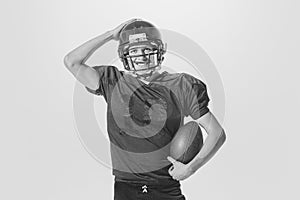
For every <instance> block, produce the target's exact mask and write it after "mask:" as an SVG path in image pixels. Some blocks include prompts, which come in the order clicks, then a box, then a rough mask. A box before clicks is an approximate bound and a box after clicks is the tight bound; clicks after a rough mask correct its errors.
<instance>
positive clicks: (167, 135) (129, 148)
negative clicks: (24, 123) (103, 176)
mask: <svg viewBox="0 0 300 200" xmlns="http://www.w3.org/2000/svg"><path fill="white" fill-rule="evenodd" d="M111 40H115V41H118V42H119V46H118V55H119V57H120V59H121V61H122V63H123V65H124V70H120V69H118V68H117V67H115V66H112V65H98V66H92V67H91V66H88V65H87V64H86V61H87V59H88V58H89V57H90V56H91V55H92V54H93V53H94V52H95V51H96V50H97V49H98V48H99V47H101V46H102V45H104V44H105V43H107V42H109V41H111ZM165 53H166V44H164V43H163V40H162V36H161V34H160V31H159V30H158V29H157V28H156V27H155V26H154V25H153V24H151V23H149V22H147V21H144V20H141V19H132V20H129V21H126V22H124V23H122V24H121V25H119V26H118V27H116V28H115V29H113V30H110V31H107V32H105V33H104V34H102V35H100V36H97V37H95V38H93V39H91V40H89V41H87V42H85V43H84V44H82V45H81V46H79V47H77V48H76V49H74V50H72V51H71V52H70V53H68V54H67V55H66V56H65V57H64V64H65V66H66V67H67V69H68V70H69V71H70V72H71V73H72V74H73V75H74V76H75V78H76V79H77V80H78V81H79V82H80V83H82V84H83V85H84V86H85V88H86V89H87V91H88V92H90V93H92V94H94V95H101V96H103V97H104V98H105V101H106V103H107V131H108V135H109V139H110V142H111V149H110V150H111V159H112V165H113V171H112V172H113V175H114V176H115V183H114V199H115V200H121V199H122V200H127V199H128V200H129V199H130V200H131V199H143V198H145V199H148V198H149V199H174V200H175V199H178V200H179V199H185V196H184V195H183V193H182V191H181V185H180V181H182V180H185V179H187V178H188V177H190V176H191V175H192V174H194V173H195V172H196V171H197V170H198V169H199V168H200V167H202V166H203V165H204V164H205V163H206V162H207V161H208V160H210V159H211V157H212V156H213V155H214V154H215V153H216V152H217V151H218V150H219V149H220V147H221V146H222V145H223V143H224V142H225V138H226V136H225V132H224V129H223V128H222V126H221V125H220V124H219V122H218V121H217V119H216V118H215V116H214V115H213V113H212V112H211V111H210V110H209V108H208V103H209V100H210V99H209V97H208V93H207V88H206V85H205V84H204V83H203V82H202V81H201V80H199V79H197V78H195V77H193V76H192V75H189V74H187V73H169V72H167V71H161V70H162V67H161V64H162V62H163V60H164V54H165ZM188 116H190V117H192V119H193V120H194V121H196V122H197V123H198V124H199V125H200V126H201V127H202V128H204V129H205V131H206V132H207V134H208V136H207V138H206V140H205V142H204V144H203V147H202V149H201V151H200V152H199V153H198V154H197V155H196V156H195V157H194V159H193V160H192V161H191V162H189V163H188V164H183V163H181V162H179V161H176V160H175V159H174V158H172V157H170V156H169V155H168V153H169V152H168V148H166V146H168V144H170V141H171V140H172V138H173V137H174V135H175V133H176V131H177V130H178V129H179V128H180V126H182V125H183V120H184V117H188ZM139 155H142V156H139Z"/></svg>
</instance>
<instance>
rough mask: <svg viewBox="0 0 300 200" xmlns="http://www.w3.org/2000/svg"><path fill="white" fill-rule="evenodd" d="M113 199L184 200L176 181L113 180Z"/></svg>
mask: <svg viewBox="0 0 300 200" xmlns="http://www.w3.org/2000/svg"><path fill="white" fill-rule="evenodd" d="M114 200H185V196H184V195H183V194H182V193H181V189H180V183H179V182H178V181H176V182H174V181H169V182H163V183H161V184H153V183H149V182H128V181H126V182H124V181H117V180H115V182H114Z"/></svg>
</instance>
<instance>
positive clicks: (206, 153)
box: [189, 129, 226, 172]
mask: <svg viewBox="0 0 300 200" xmlns="http://www.w3.org/2000/svg"><path fill="white" fill-rule="evenodd" d="M225 140H226V136H225V132H224V130H223V129H222V130H221V133H219V134H216V133H210V134H208V136H207V138H206V140H205V142H204V144H203V147H202V148H201V150H200V152H199V153H198V154H197V155H196V156H195V157H194V159H193V160H192V161H191V162H190V163H189V166H190V168H191V170H192V171H194V172H195V171H197V170H198V169H199V168H200V167H202V166H203V165H204V164H205V163H207V162H208V161H209V160H210V159H211V158H212V157H213V156H214V155H215V154H216V152H217V151H218V150H219V149H220V147H221V146H222V145H223V144H224V142H225Z"/></svg>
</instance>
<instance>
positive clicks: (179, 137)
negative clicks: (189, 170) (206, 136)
mask: <svg viewBox="0 0 300 200" xmlns="http://www.w3.org/2000/svg"><path fill="white" fill-rule="evenodd" d="M202 146H203V135H202V131H201V129H200V127H199V125H198V124H197V122H195V121H190V122H188V123H186V124H184V125H183V126H182V127H180V128H179V129H178V131H177V132H176V134H175V137H174V138H173V139H172V141H171V146H170V156H171V157H172V158H174V159H175V160H177V161H179V162H182V163H184V164H187V163H189V162H190V161H191V160H192V159H193V158H194V157H195V156H196V155H197V153H198V152H199V151H200V149H201V148H202Z"/></svg>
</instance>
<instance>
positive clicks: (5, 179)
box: [0, 0, 300, 200]
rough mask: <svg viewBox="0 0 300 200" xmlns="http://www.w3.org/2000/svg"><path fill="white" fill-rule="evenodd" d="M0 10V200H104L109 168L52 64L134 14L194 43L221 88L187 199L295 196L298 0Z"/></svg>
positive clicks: (70, 81) (63, 72)
mask: <svg viewBox="0 0 300 200" xmlns="http://www.w3.org/2000/svg"><path fill="white" fill-rule="evenodd" d="M0 11H1V12H0V15H1V17H0V22H1V37H0V42H1V43H0V49H1V54H0V55H1V75H0V76H1V86H0V88H1V126H0V127H1V129H0V132H1V139H0V150H1V151H0V158H1V160H0V162H1V163H0V188H1V189H0V191H1V192H0V198H1V199H6V200H10V199H30V200H40V199H45V200H65V199H72V200H83V199H84V200H87V199H89V200H96V199H112V198H113V176H112V174H111V170H110V169H108V168H107V167H104V166H103V165H101V164H100V163H99V162H97V161H96V160H95V159H93V158H92V157H91V156H90V155H89V154H88V153H87V151H86V150H85V149H84V148H83V146H82V145H81V143H80V141H79V138H78V136H77V134H76V131H75V125H74V116H73V110H72V109H73V107H72V98H73V89H74V85H75V79H74V77H73V76H72V75H71V73H69V72H68V71H67V69H66V68H65V67H64V65H63V58H64V56H65V55H66V54H67V53H68V52H69V51H71V50H72V49H74V48H76V47H77V46H79V45H80V44H82V43H84V42H86V41H87V40H89V39H91V38H93V37H95V36H97V35H99V34H101V33H104V32H105V31H107V30H110V29H113V28H115V27H116V26H118V25H119V24H120V23H122V22H124V21H126V20H128V19H131V18H136V17H137V18H142V19H145V20H149V21H150V22H152V23H154V24H155V25H157V26H158V27H160V28H164V29H169V30H173V31H176V32H179V33H181V34H183V35H185V36H187V37H189V38H190V39H192V40H194V41H195V42H196V43H198V44H199V45H200V46H201V47H202V48H203V49H204V50H205V51H206V53H207V54H208V55H209V57H210V58H211V59H212V60H213V62H214V63H215V66H216V68H217V70H218V72H219V74H220V76H221V78H222V81H223V86H224V90H225V96H226V111H225V119H224V120H223V121H222V125H223V126H224V128H225V130H226V133H227V141H226V143H225V145H224V146H223V147H222V148H221V150H220V151H219V152H218V153H217V154H216V156H215V157H214V158H213V159H212V160H211V161H210V162H209V163H207V164H206V165H205V166H204V167H203V168H201V169H199V170H198V171H197V172H196V174H194V175H193V176H192V177H190V178H189V179H187V180H185V181H183V182H182V191H183V194H185V196H186V198H187V200H196V199H206V200H220V199H222V200H240V199H243V200H253V199H257V200H258V199H261V200H263V199H272V200H281V199H297V198H296V196H297V195H298V193H297V188H298V187H297V186H299V179H297V178H298V176H299V173H298V169H299V167H300V166H299V162H297V160H298V157H299V156H298V155H297V152H299V148H298V147H297V146H298V141H299V132H298V131H299V130H298V129H297V127H296V125H297V123H299V114H298V113H299V111H300V109H299V96H300V95H299V89H298V86H299V83H300V82H299V79H298V76H299V72H300V71H299V44H300V42H299V35H300V31H299V30H300V29H299V18H300V14H299V1H297V0H285V1H284V0H263V1H262V0H252V1H247V0H227V1H223V0H210V1H203V0H194V1H192V0H185V1H171V0H165V1H156V0H151V1H140V0H139V1H136V0H128V1H95V0H86V1H70V0H68V1H61V0H60V1H58V0H52V1H45V0H28V1H21V0H16V1H8V0H7V1H1V3H0ZM115 45H116V43H115ZM96 55H100V51H99V52H97V54H95V55H93V56H96ZM116 55H117V54H116ZM93 56H92V57H93ZM91 59H94V60H93V61H94V62H95V63H96V60H97V59H96V58H95V57H93V58H91ZM91 61H92V60H91ZM99 64H103V63H99ZM208 87H209V86H208ZM98 100H99V101H98V102H100V103H101V101H102V100H101V98H98ZM212 101H214V100H213V99H212ZM95 108H97V106H95ZM217 117H218V116H217ZM100 120H101V119H100ZM102 120H103V119H102ZM298 198H299V197H298Z"/></svg>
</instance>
